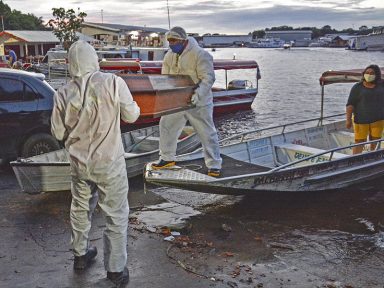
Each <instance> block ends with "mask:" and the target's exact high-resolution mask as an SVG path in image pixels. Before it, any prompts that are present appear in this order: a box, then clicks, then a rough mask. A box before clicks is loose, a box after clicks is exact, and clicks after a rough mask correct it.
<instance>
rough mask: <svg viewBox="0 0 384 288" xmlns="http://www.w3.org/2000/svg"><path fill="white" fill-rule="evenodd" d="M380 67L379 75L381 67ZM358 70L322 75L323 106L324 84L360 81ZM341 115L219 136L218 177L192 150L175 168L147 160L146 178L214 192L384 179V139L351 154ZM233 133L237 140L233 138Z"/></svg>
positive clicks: (307, 189) (301, 188) (329, 185)
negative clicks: (159, 166)
mask: <svg viewBox="0 0 384 288" xmlns="http://www.w3.org/2000/svg"><path fill="white" fill-rule="evenodd" d="M381 69H382V73H383V72H384V68H381ZM362 71H363V69H356V70H349V71H328V72H325V73H323V75H322V77H321V78H320V83H321V86H322V88H323V89H322V91H323V92H322V101H321V103H322V106H323V103H324V101H323V100H324V86H325V85H327V84H332V83H346V82H356V81H359V80H360V79H361V73H362ZM321 111H323V109H321ZM321 113H322V112H321ZM344 115H345V114H344V113H343V114H339V115H334V116H329V117H323V115H322V114H321V116H320V118H318V119H310V120H308V121H300V122H296V123H292V124H286V125H281V126H277V127H271V128H266V129H260V130H255V131H250V132H245V133H242V134H240V135H236V136H234V137H232V138H229V139H226V140H223V141H222V143H224V144H225V145H222V146H221V149H220V152H221V154H222V156H223V170H222V175H221V177H220V178H214V177H210V176H207V171H206V169H205V168H204V167H205V165H204V162H203V157H202V156H203V155H202V151H195V152H192V153H189V154H185V155H180V156H179V157H178V159H177V167H176V168H175V167H173V169H164V170H156V171H155V170H152V168H151V165H150V163H149V164H147V165H146V170H145V180H146V181H147V182H148V183H153V184H157V185H166V186H172V187H177V188H182V189H187V190H194V191H200V192H207V193H217V194H252V193H253V194H255V193H259V192H272V191H275V192H276V191H277V192H298V191H304V192H310V191H311V192H314V191H325V190H337V189H342V188H347V187H350V186H353V185H359V187H363V186H364V183H365V182H366V181H367V180H372V179H376V178H379V177H383V171H384V149H383V144H382V143H381V142H382V141H384V139H380V140H375V141H371V142H366V143H364V145H367V146H369V145H368V144H371V143H375V144H377V145H376V149H375V150H374V151H368V150H367V149H366V151H364V153H362V154H358V155H353V154H352V148H353V147H354V146H356V144H353V142H354V134H353V132H352V131H349V130H346V129H345V121H344V120H337V118H339V119H340V118H341V119H343V118H345V116H344ZM314 121H315V122H314ZM325 122H328V123H326V124H324V123H325ZM311 123H312V125H309V124H311ZM303 125H306V128H303ZM272 131H273V133H272ZM268 132H269V134H266V133H268ZM235 137H236V138H237V137H238V139H239V140H238V141H235V142H232V141H233V140H234V138H235ZM360 145H361V144H360ZM191 167H192V168H191Z"/></svg>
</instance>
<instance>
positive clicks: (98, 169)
mask: <svg viewBox="0 0 384 288" xmlns="http://www.w3.org/2000/svg"><path fill="white" fill-rule="evenodd" d="M68 61H69V73H70V75H71V81H70V82H68V83H67V84H66V85H65V86H63V87H61V88H60V89H58V91H57V92H56V94H55V96H54V107H53V111H52V118H51V126H52V128H51V130H52V134H53V135H54V136H55V137H56V138H57V139H58V140H60V141H64V143H65V148H66V149H67V151H68V153H69V158H70V166H71V178H72V185H71V192H72V203H71V211H70V219H71V227H72V237H71V240H72V246H73V251H74V255H75V256H82V255H85V254H86V252H87V249H88V247H89V246H88V245H89V238H88V234H89V231H90V228H91V219H92V213H93V211H94V208H95V206H96V204H97V203H99V206H100V207H101V209H102V211H103V213H104V215H105V218H106V228H105V230H104V235H103V239H104V265H105V269H106V270H107V271H109V272H121V271H123V269H124V267H125V265H126V262H127V249H126V246H127V228H128V213H129V206H128V178H127V171H126V166H125V160H124V149H123V143H122V139H121V131H120V118H121V120H123V121H125V122H129V123H132V122H134V121H136V119H137V118H138V116H139V114H140V109H139V107H138V106H137V104H136V102H134V101H133V98H132V95H131V93H130V91H129V89H128V87H127V85H126V83H125V82H124V80H123V79H122V78H120V77H117V76H115V75H113V74H110V73H102V72H100V71H99V64H98V58H97V55H96V52H95V50H94V48H93V47H92V46H91V45H89V44H88V43H86V42H84V41H77V42H75V43H74V44H73V45H72V46H71V47H70V49H69V52H68Z"/></svg>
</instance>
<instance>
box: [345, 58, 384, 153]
mask: <svg viewBox="0 0 384 288" xmlns="http://www.w3.org/2000/svg"><path fill="white" fill-rule="evenodd" d="M383 107H384V86H383V83H382V79H381V71H380V68H379V66H377V65H369V66H368V67H367V68H365V69H364V72H363V76H362V79H361V81H360V82H359V83H356V84H355V85H354V86H353V87H352V89H351V92H350V94H349V98H348V102H347V105H346V118H347V119H346V127H347V129H350V128H351V127H352V116H353V129H354V133H355V143H362V142H365V141H367V137H368V136H369V140H376V139H380V138H381V136H382V134H383V128H384V117H383V116H384V115H383V114H384V113H383ZM363 148H364V146H363V145H361V146H355V147H354V148H353V154H358V153H361V152H363ZM375 148H376V143H373V144H371V147H370V149H371V150H374V149H375Z"/></svg>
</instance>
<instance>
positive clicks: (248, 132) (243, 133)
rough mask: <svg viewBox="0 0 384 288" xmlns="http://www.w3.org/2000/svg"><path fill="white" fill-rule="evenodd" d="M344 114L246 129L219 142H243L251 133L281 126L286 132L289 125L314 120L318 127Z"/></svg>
mask: <svg viewBox="0 0 384 288" xmlns="http://www.w3.org/2000/svg"><path fill="white" fill-rule="evenodd" d="M343 115H345V113H341V114H335V115H330V116H326V117H318V118H312V119H307V120H301V121H296V122H291V123H287V124H281V125H277V126H271V127H266V128H262V129H256V130H251V131H245V132H242V133H239V134H236V135H232V136H229V137H227V138H224V139H221V140H220V141H219V143H220V144H221V143H223V142H226V141H229V140H232V139H236V138H238V137H240V141H239V143H242V142H244V140H245V136H247V135H249V134H253V133H258V134H259V135H260V133H262V132H265V131H268V130H273V129H279V128H282V131H281V132H280V133H281V134H284V133H285V129H286V128H287V127H289V126H294V125H298V124H303V123H309V122H314V121H318V123H317V127H318V126H320V124H322V121H323V120H324V119H329V118H334V117H340V116H343Z"/></svg>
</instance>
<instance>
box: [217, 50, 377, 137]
mask: <svg viewBox="0 0 384 288" xmlns="http://www.w3.org/2000/svg"><path fill="white" fill-rule="evenodd" d="M210 53H211V54H212V55H213V57H214V58H216V59H220V58H225V59H232V58H233V56H234V55H235V57H236V58H237V59H250V60H256V61H257V63H258V64H259V66H260V70H261V79H260V81H259V93H258V95H257V97H256V98H255V101H254V103H253V105H252V108H253V110H252V111H248V112H245V113H244V112H241V113H239V114H238V115H235V116H234V115H228V117H225V120H224V119H222V120H221V121H218V122H217V126H218V129H219V131H220V132H222V131H226V132H227V133H231V134H234V133H237V132H239V131H242V130H247V129H256V128H263V127H267V126H272V125H276V124H285V123H289V122H294V121H299V120H305V119H309V118H315V117H319V116H320V99H321V98H320V95H321V87H320V84H319V78H320V76H321V74H322V73H323V72H325V71H328V70H345V69H353V68H365V67H366V66H368V65H370V64H377V65H379V66H384V53H382V52H359V51H350V50H345V49H340V48H292V49H290V50H284V49H273V48H271V49H263V48H262V49H260V48H225V49H217V50H216V51H215V52H210ZM251 73H252V72H251V71H249V70H243V71H241V70H239V71H233V70H232V71H229V79H233V78H238V79H244V78H251V77H253V78H254V74H251ZM220 76H221V75H220V74H218V79H217V82H218V83H220V82H222V81H223V78H222V77H221V78H220ZM232 77H233V78H232ZM351 87H352V85H351V84H334V85H329V86H326V87H325V104H324V115H333V114H337V113H342V112H344V110H345V103H346V101H347V98H348V95H349V90H350V89H351ZM234 121H235V122H236V124H234V123H233V122H234ZM228 128H230V129H228Z"/></svg>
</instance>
